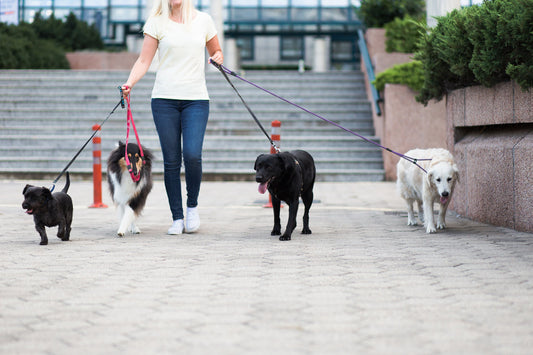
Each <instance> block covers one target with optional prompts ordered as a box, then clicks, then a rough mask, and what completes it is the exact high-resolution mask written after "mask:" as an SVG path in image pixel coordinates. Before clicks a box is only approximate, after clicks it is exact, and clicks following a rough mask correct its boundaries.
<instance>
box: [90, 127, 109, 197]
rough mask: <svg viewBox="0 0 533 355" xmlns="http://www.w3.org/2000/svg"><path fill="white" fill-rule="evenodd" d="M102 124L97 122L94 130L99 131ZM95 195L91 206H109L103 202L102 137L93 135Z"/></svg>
mask: <svg viewBox="0 0 533 355" xmlns="http://www.w3.org/2000/svg"><path fill="white" fill-rule="evenodd" d="M100 128H101V127H100V125H97V124H95V125H94V126H93V131H99V130H100ZM93 197H94V203H93V204H92V205H90V206H89V208H107V205H105V204H103V203H102V137H99V136H98V135H95V136H94V137H93Z"/></svg>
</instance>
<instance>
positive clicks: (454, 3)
mask: <svg viewBox="0 0 533 355" xmlns="http://www.w3.org/2000/svg"><path fill="white" fill-rule="evenodd" d="M460 8H461V0H426V14H427V24H428V26H429V27H435V26H436V25H437V20H435V17H438V16H444V15H446V14H447V13H448V12H451V11H452V10H454V9H460Z"/></svg>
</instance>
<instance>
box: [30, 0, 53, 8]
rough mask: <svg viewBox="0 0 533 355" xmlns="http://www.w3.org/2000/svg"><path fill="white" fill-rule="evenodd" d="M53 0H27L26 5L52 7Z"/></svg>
mask: <svg viewBox="0 0 533 355" xmlns="http://www.w3.org/2000/svg"><path fill="white" fill-rule="evenodd" d="M51 6H52V0H26V1H25V2H24V7H43V8H45V7H51Z"/></svg>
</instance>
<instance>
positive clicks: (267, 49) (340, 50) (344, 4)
mask: <svg viewBox="0 0 533 355" xmlns="http://www.w3.org/2000/svg"><path fill="white" fill-rule="evenodd" d="M152 1H153V0H19V20H21V21H26V22H31V21H32V19H33V17H34V16H35V13H36V12H37V11H41V13H42V15H43V16H44V17H48V16H50V15H52V14H53V15H54V16H55V17H56V18H60V19H61V18H65V17H66V16H67V15H68V14H69V13H70V12H73V13H74V14H75V15H76V16H77V17H78V18H79V19H82V20H84V21H86V22H88V23H89V24H94V25H95V26H96V27H97V28H98V30H99V31H100V33H101V35H102V38H103V39H104V41H105V42H106V43H107V44H108V45H117V46H127V47H128V48H129V49H130V50H133V51H138V50H139V46H138V40H136V39H138V38H139V37H140V36H141V29H142V25H143V24H144V21H145V19H146V17H147V15H148V12H149V8H150V7H151V3H152ZM195 4H196V6H197V8H198V9H199V10H201V11H206V12H212V11H213V6H220V7H221V10H222V20H223V23H224V36H223V37H224V39H225V41H224V42H225V43H224V44H225V45H224V49H225V50H226V52H227V55H229V59H231V61H232V62H233V63H237V65H238V66H241V67H243V68H297V67H300V68H302V67H304V66H305V68H311V69H314V70H318V71H322V70H330V69H336V70H352V69H354V68H356V67H358V65H359V53H358V47H357V29H358V28H360V26H361V23H360V21H359V20H358V19H357V16H356V14H355V6H357V5H358V1H354V0H196V1H195ZM232 57H236V58H232Z"/></svg>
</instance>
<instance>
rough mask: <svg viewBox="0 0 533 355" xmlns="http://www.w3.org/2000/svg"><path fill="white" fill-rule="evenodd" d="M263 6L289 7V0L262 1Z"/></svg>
mask: <svg viewBox="0 0 533 355" xmlns="http://www.w3.org/2000/svg"><path fill="white" fill-rule="evenodd" d="M261 6H262V7H288V6H289V0H266V1H263V2H262V3H261Z"/></svg>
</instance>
